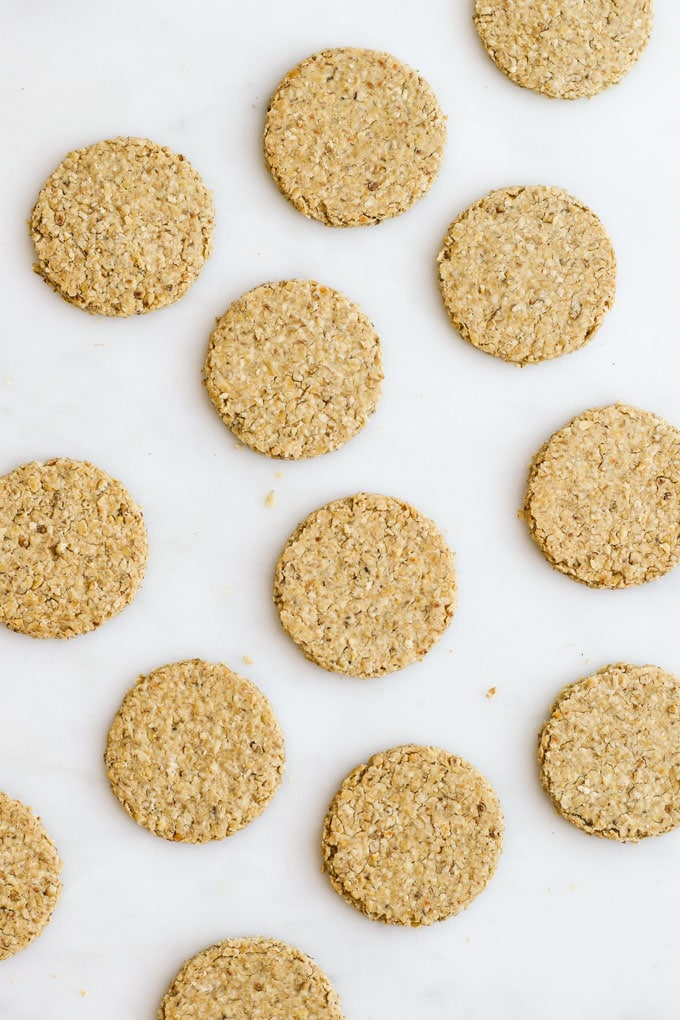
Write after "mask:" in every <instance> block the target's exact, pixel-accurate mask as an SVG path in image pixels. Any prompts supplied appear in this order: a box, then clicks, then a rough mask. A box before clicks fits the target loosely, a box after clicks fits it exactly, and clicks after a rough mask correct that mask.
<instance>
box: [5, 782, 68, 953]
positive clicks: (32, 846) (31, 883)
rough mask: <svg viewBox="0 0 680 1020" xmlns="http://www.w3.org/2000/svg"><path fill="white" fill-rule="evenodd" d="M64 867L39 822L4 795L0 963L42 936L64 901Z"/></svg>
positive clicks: (22, 807) (28, 811)
mask: <svg viewBox="0 0 680 1020" xmlns="http://www.w3.org/2000/svg"><path fill="white" fill-rule="evenodd" d="M60 872H61V861H60V859H59V854H58V853H57V849H56V847H55V845H54V843H53V842H52V840H51V839H50V837H49V836H48V835H47V833H46V832H45V830H44V829H43V827H42V825H41V824H40V820H39V819H38V818H36V817H35V815H34V814H33V813H32V812H31V811H30V810H29V808H27V807H26V806H25V805H24V804H22V803H21V802H20V801H18V800H13V799H12V798H11V797H8V796H7V794H5V793H0V960H6V959H7V958H8V957H9V956H13V955H14V954H15V953H18V952H19V951H20V950H21V949H25V948H26V946H28V945H29V943H31V942H32V941H33V939H35V938H37V937H38V935H40V933H41V932H42V931H43V929H44V928H45V925H46V924H47V923H48V921H49V920H50V917H51V916H52V912H53V910H54V908H55V906H56V905H57V901H58V899H59V897H60V895H61V881H60V879H59V874H60Z"/></svg>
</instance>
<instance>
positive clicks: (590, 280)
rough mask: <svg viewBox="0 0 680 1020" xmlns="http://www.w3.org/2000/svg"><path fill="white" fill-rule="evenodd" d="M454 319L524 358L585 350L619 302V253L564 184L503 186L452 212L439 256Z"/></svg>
mask: <svg viewBox="0 0 680 1020" xmlns="http://www.w3.org/2000/svg"><path fill="white" fill-rule="evenodd" d="M437 265H438V269H439V286H440V289H441V294H442V298H443V300H444V304H445V306H446V310H447V312H448V314H449V318H450V319H451V322H452V323H453V325H454V326H455V327H456V329H457V330H458V331H459V332H460V333H461V335H462V336H463V337H464V338H465V339H466V340H469V341H470V343H472V344H474V346H475V347H478V348H479V349H480V350H482V351H486V353H487V354H493V355H495V356H496V357H499V358H504V359H505V360H506V361H512V362H515V363H517V364H520V365H526V364H530V363H532V362H537V361H545V360H546V359H548V358H557V357H559V356H560V355H562V354H567V353H569V352H570V351H575V350H578V348H579V347H582V346H583V345H584V344H585V343H587V342H588V340H590V339H591V337H592V336H593V334H594V333H595V331H596V330H597V329H598V327H599V326H600V324H601V322H602V320H603V318H604V316H605V314H606V313H607V311H608V310H609V308H610V307H611V305H612V302H613V300H614V292H615V289H616V256H615V254H614V248H613V246H612V243H611V241H610V240H609V237H608V236H607V234H606V232H605V230H604V227H603V226H602V223H601V222H600V220H599V219H598V218H597V216H596V215H595V213H593V212H591V210H590V209H588V208H587V206H585V205H583V203H581V202H579V201H578V199H575V198H573V197H572V196H571V195H568V194H567V192H566V191H562V190H561V189H560V188H549V187H543V186H540V185H539V186H534V187H517V188H502V189H501V190H499V191H493V192H492V193H491V194H490V195H488V196H487V197H486V198H483V199H481V201H479V202H475V204H474V205H472V206H470V208H469V209H466V210H465V212H464V213H462V214H461V215H460V216H459V217H458V219H456V220H454V221H453V223H452V224H451V226H450V227H449V230H448V233H447V235H446V237H445V238H444V244H443V247H442V250H441V251H440V253H439V256H438V258H437Z"/></svg>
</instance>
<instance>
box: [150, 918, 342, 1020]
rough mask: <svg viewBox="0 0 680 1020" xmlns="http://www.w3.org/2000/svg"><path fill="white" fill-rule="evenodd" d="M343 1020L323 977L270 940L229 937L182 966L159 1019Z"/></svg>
mask: <svg viewBox="0 0 680 1020" xmlns="http://www.w3.org/2000/svg"><path fill="white" fill-rule="evenodd" d="M256 1017H262V1018H263V1020H265V1018H266V1020H343V1017H342V1010H341V1008H340V1000H339V999H338V996H337V993H336V991H335V989H334V988H333V985H332V984H331V983H330V981H329V980H328V978H327V977H326V975H325V974H324V973H323V971H322V970H321V969H320V967H319V966H318V965H317V964H316V963H315V962H314V960H312V959H311V958H310V957H309V956H307V955H306V954H305V953H303V952H301V951H300V950H299V949H295V948H294V947H293V946H289V945H287V944H286V943H285V942H277V941H275V940H274V939H265V938H246V939H229V940H228V941H226V942H221V943H219V944H218V945H216V946H212V947H211V948H210V949H205V950H204V951H203V952H202V953H198V955H197V956H194V957H193V958H192V959H191V960H188V961H187V963H185V964H184V966H183V967H182V969H181V970H180V972H179V974H178V975H177V977H176V978H175V980H174V981H173V983H172V985H171V986H170V989H169V990H168V992H167V994H166V995H165V998H164V999H163V1002H162V1003H161V1008H160V1009H159V1011H158V1020H223V1018H224V1020H255V1018H256Z"/></svg>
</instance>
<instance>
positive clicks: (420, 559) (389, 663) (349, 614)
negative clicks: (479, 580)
mask: <svg viewBox="0 0 680 1020" xmlns="http://www.w3.org/2000/svg"><path fill="white" fill-rule="evenodd" d="M274 601H275V603H276V605H277V607H278V610H279V614H280V616H281V623H282V624H283V627H284V629H285V630H286V631H287V632H288V633H289V634H290V636H291V637H292V638H293V640H294V641H295V642H296V643H297V644H298V645H299V646H300V648H301V650H302V651H303V652H304V654H305V655H306V656H307V658H308V659H311V660H312V662H315V663H316V664H317V665H318V666H321V667H322V668H323V669H327V670H330V671H331V672H334V673H345V674H347V675H349V676H357V677H365V678H368V677H376V676H382V675H384V674H385V673H391V672H393V671H394V670H397V669H403V668H404V666H408V665H410V664H411V663H412V662H415V661H416V660H417V659H422V658H423V656H424V655H425V654H426V653H427V652H428V651H429V650H430V648H431V647H432V646H433V645H434V644H435V642H436V641H438V640H439V638H440V637H441V636H442V634H443V633H444V631H445V630H446V628H447V627H448V625H449V623H450V622H451V618H452V616H453V613H454V610H455V607H456V572H455V569H454V563H453V553H452V552H451V550H450V549H449V547H448V545H447V544H446V541H445V540H444V537H443V535H442V534H441V532H440V531H439V529H438V528H437V526H436V525H435V524H434V523H433V522H432V521H431V520H429V519H428V518H427V517H425V516H424V515H423V514H421V513H420V512H419V511H418V510H415V509H414V508H413V507H412V506H409V505H408V503H404V502H403V501H402V500H399V499H393V498H392V497H391V496H378V495H371V494H367V493H363V492H360V493H358V494H357V495H355V496H348V497H346V498H345V499H338V500H336V501H335V502H333V503H328V504H327V505H326V506H323V507H321V509H319V510H316V511H314V512H313V513H311V514H310V515H309V517H307V518H306V519H305V520H304V521H303V522H302V523H301V524H300V525H299V526H298V527H297V529H296V531H295V532H294V533H293V535H292V536H291V537H290V538H289V540H288V542H287V543H286V545H285V548H284V550H283V552H282V554H281V557H280V559H279V562H278V564H277V566H276V574H275V578H274Z"/></svg>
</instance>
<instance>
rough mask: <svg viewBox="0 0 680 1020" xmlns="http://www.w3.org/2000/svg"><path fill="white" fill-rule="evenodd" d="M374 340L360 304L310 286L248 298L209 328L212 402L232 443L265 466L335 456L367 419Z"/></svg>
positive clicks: (298, 284)
mask: <svg viewBox="0 0 680 1020" xmlns="http://www.w3.org/2000/svg"><path fill="white" fill-rule="evenodd" d="M382 378H383V371H382V353H381V349H380V340H379V338H378V335H377V333H376V332H375V329H374V328H373V325H372V324H371V322H370V321H369V319H368V317H367V316H366V315H365V314H364V313H363V312H362V310H361V309H360V308H359V306H358V305H356V304H355V303H354V302H353V301H350V300H349V298H347V297H345V295H344V294H341V293H340V292H339V291H337V290H333V289H332V288H330V287H325V286H324V285H323V284H321V283H316V281H314V280H281V281H280V282H278V283H265V284H262V286H260V287H256V288H255V289H254V290H251V291H248V293H247V294H244V295H243V296H242V297H240V298H238V299H237V300H236V301H234V303H233V304H232V305H231V306H230V307H229V309H228V310H227V312H225V314H224V315H223V316H222V317H221V318H220V319H218V320H217V326H216V328H215V330H214V331H213V333H212V335H211V337H210V343H209V345H208V352H207V355H206V360H205V382H206V386H207V388H208V393H209V394H210V399H211V400H212V402H213V404H214V405H215V409H216V410H217V412H218V414H219V415H220V417H221V418H222V420H223V421H224V423H225V424H226V425H228V426H229V428H230V429H231V430H232V431H233V432H234V434H235V435H236V436H238V438H239V439H241V440H242V441H243V442H244V443H247V445H248V446H250V447H252V448H253V449H254V450H257V451H258V452H259V453H264V454H267V455H268V456H270V457H282V458H287V459H294V460H297V459H300V458H303V457H316V456H318V455H319V454H322V453H330V452H331V451H333V450H337V449H338V447H340V446H342V445H343V444H344V443H346V442H347V441H348V440H349V439H351V438H352V437H353V436H354V435H356V434H357V432H359V431H360V430H361V429H362V428H363V427H364V425H365V424H366V422H367V420H368V418H369V417H370V416H371V415H372V414H373V412H374V411H375V409H376V407H377V405H378V401H379V399H380V391H381V384H382Z"/></svg>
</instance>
